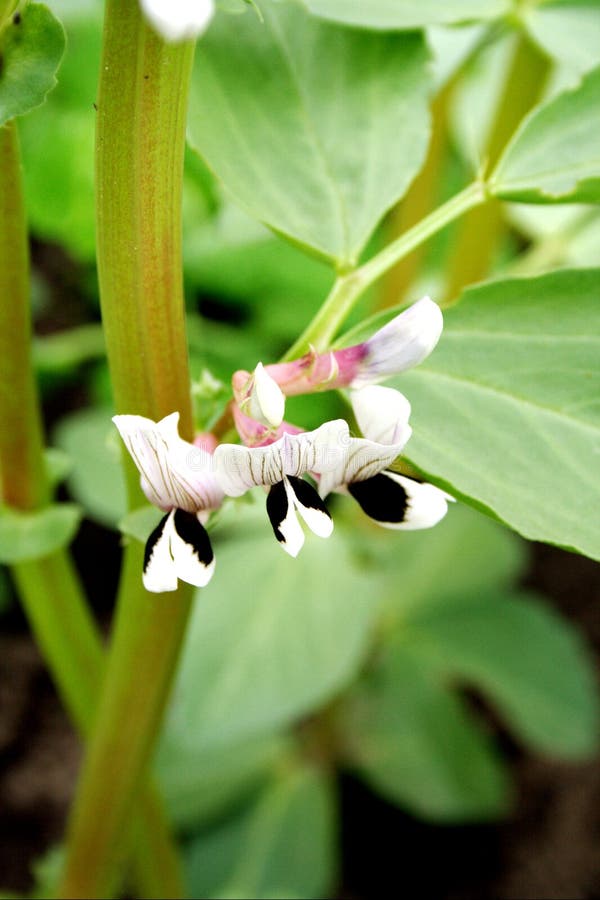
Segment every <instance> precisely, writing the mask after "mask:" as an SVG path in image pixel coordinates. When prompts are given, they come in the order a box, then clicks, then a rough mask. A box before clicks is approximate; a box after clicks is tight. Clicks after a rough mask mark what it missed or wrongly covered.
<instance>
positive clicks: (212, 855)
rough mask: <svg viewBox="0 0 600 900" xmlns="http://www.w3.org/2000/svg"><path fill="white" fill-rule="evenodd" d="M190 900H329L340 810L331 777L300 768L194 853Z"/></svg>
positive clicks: (201, 839)
mask: <svg viewBox="0 0 600 900" xmlns="http://www.w3.org/2000/svg"><path fill="white" fill-rule="evenodd" d="M187 870H188V882H189V888H190V891H189V893H190V896H192V897H198V898H203V897H206V898H212V897H232V898H233V897H249V898H251V897H256V898H258V897H261V898H268V897H272V898H276V897H277V898H285V897H295V898H299V900H300V898H302V897H306V898H314V897H325V896H328V892H329V890H330V888H331V886H332V885H331V883H332V880H333V877H334V874H335V809H334V797H333V790H332V785H331V783H330V781H329V778H328V776H326V775H323V774H321V773H320V772H318V771H316V770H313V769H311V768H309V767H304V766H302V767H300V766H298V765H297V764H296V765H295V766H294V767H293V768H290V767H289V765H288V768H287V771H286V770H283V772H282V773H281V774H280V775H279V776H277V777H275V778H273V779H272V780H271V782H270V784H269V785H268V786H267V787H266V788H265V790H263V791H262V793H261V794H260V795H259V797H258V798H257V800H256V802H255V803H253V804H252V805H251V806H249V807H247V808H246V809H245V810H243V811H242V812H241V813H240V814H239V815H238V816H236V817H233V818H230V819H228V820H227V821H226V822H224V823H222V824H221V825H220V826H217V827H216V828H213V829H212V830H211V831H207V832H205V833H200V834H199V835H198V837H196V839H195V840H194V841H193V842H192V843H191V844H190V846H189V849H188V852H187Z"/></svg>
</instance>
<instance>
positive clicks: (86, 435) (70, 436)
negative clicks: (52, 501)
mask: <svg viewBox="0 0 600 900" xmlns="http://www.w3.org/2000/svg"><path fill="white" fill-rule="evenodd" d="M111 417H112V411H111V410H110V409H105V408H102V407H95V408H93V409H81V410H77V412H74V413H71V414H70V415H68V416H65V418H64V419H61V421H60V422H59V424H58V426H57V428H56V429H55V432H54V443H55V444H56V445H57V446H58V447H60V449H61V450H63V451H64V452H65V453H66V454H67V455H68V456H69V458H70V459H71V462H72V467H71V471H70V472H69V475H68V477H67V485H68V488H69V491H70V493H71V494H72V496H73V497H74V498H75V499H76V500H77V502H78V503H80V504H81V505H82V506H83V508H84V509H85V511H86V514H87V515H88V516H89V517H90V518H91V519H94V521H96V522H100V523H101V524H102V525H106V526H108V527H109V528H110V527H112V528H116V527H117V526H118V523H119V522H120V521H121V519H123V518H124V517H125V514H126V513H127V497H126V492H125V480H124V478H123V470H122V466H121V444H120V439H119V435H118V433H117V430H116V428H115V426H114V425H113V423H112V422H111ZM128 533H129V532H128ZM134 533H136V532H134Z"/></svg>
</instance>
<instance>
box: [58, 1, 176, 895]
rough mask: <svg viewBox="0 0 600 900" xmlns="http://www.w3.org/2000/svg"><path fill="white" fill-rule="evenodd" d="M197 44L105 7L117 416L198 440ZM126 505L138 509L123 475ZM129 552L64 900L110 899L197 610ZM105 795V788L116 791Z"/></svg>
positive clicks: (133, 483) (107, 243) (101, 124)
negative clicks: (191, 365)
mask: <svg viewBox="0 0 600 900" xmlns="http://www.w3.org/2000/svg"><path fill="white" fill-rule="evenodd" d="M192 57H193V45H192V44H190V43H187V44H183V45H179V46H169V45H167V44H165V43H164V42H163V41H162V40H161V39H160V38H158V37H157V36H156V35H155V34H154V33H153V32H152V31H151V30H150V28H149V27H148V26H146V24H145V23H144V22H143V20H142V18H141V14H140V11H139V8H138V3H137V0H108V2H107V5H106V18H105V30H104V49H103V58H102V64H101V77H100V93H99V101H98V131H97V190H98V267H99V278H100V294H101V303H102V315H103V320H104V325H105V330H106V339H107V353H108V359H109V365H110V369H111V374H112V380H113V386H114V393H115V401H116V407H117V411H118V412H121V413H138V414H142V415H146V416H148V417H150V418H152V419H159V418H161V417H162V416H165V415H167V414H168V413H171V412H173V411H174V410H178V411H179V413H180V417H181V419H180V428H181V432H182V436H183V437H186V438H191V437H192V409H191V400H190V393H189V374H188V364H187V349H186V341H185V326H184V306H183V286H182V274H181V190H182V174H183V150H184V138H185V116H186V106H187V94H188V87H189V78H190V70H191V64H192ZM128 486H129V497H130V505H131V506H135V505H137V504H139V503H140V502H141V501H142V499H143V498H142V495H141V492H140V488H139V482H138V476H137V473H136V472H135V470H134V469H133V467H132V466H131V465H129V466H128ZM142 555H143V548H142V547H141V545H139V544H137V543H135V542H131V543H130V544H129V545H128V546H127V547H126V551H125V559H124V568H123V573H122V578H121V585H120V590H119V602H118V611H117V618H116V624H115V632H114V639H113V643H112V647H111V652H110V656H109V663H108V669H107V674H106V678H105V689H104V693H103V697H102V702H101V705H100V710H99V713H98V716H97V719H96V727H95V732H94V736H93V739H92V741H91V742H90V747H89V751H88V755H87V758H86V760H85V764H84V769H83V772H82V776H81V780H80V784H79V789H78V793H77V797H76V800H75V805H74V809H73V814H72V820H71V829H70V838H69V842H68V848H67V863H66V870H65V876H64V881H63V884H62V888H61V892H60V895H61V896H62V897H86V898H95V897H106V896H107V895H108V892H109V891H110V889H111V885H112V884H113V883H114V874H115V872H116V871H118V869H119V866H120V864H121V862H122V853H123V834H124V832H125V833H126V832H127V828H128V827H129V824H130V810H131V807H132V803H133V801H134V800H135V798H136V795H137V792H138V790H139V787H140V784H141V780H142V778H143V775H144V773H145V770H146V768H147V766H148V762H149V759H150V755H151V752H152V749H153V746H154V742H155V739H156V736H157V733H158V729H159V727H160V723H161V719H162V715H163V712H164V707H165V705H166V701H167V697H168V693H169V689H170V686H171V681H172V677H173V673H174V670H175V665H176V662H177V657H178V654H179V650H180V646H181V641H182V637H183V633H184V629H185V625H186V622H187V617H188V613H189V609H190V601H191V589H188V586H187V585H186V586H184V587H182V588H180V589H179V590H178V591H177V592H174V593H169V594H166V595H149V594H147V593H146V592H145V591H144V589H143V587H142V582H141V571H142ZM109 786H110V789H108V787H109Z"/></svg>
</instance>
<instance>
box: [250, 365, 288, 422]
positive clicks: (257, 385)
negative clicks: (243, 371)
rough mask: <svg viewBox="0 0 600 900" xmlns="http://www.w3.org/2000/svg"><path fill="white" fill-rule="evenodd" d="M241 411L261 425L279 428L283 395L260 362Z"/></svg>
mask: <svg viewBox="0 0 600 900" xmlns="http://www.w3.org/2000/svg"><path fill="white" fill-rule="evenodd" d="M243 411H244V412H245V413H246V414H247V415H248V416H250V418H251V419H254V420H255V421H256V422H260V423H261V424H262V425H267V426H269V427H270V428H279V426H280V425H281V423H282V422H283V416H284V413H285V395H284V393H283V391H282V390H281V388H280V387H279V385H278V384H277V382H276V381H275V380H274V379H273V378H271V376H270V375H269V374H268V372H266V371H265V367H264V366H263V364H262V363H260V362H259V363H258V365H257V366H256V369H255V370H254V375H253V378H252V388H251V391H250V395H249V396H248V399H247V401H246V403H244V404H243Z"/></svg>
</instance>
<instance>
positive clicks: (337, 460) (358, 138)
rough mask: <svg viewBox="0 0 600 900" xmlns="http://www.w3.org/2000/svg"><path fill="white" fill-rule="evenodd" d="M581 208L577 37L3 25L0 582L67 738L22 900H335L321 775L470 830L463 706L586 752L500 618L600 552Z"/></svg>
mask: <svg viewBox="0 0 600 900" xmlns="http://www.w3.org/2000/svg"><path fill="white" fill-rule="evenodd" d="M598 203H600V8H599V7H598V5H596V4H594V3H590V2H585V0H581V2H578V0H573V2H568V0H547V2H543V0H527V2H525V0H478V2H475V0H443V2H442V0H419V2H417V0H368V2H366V0H365V2H359V0H215V2H213V0H169V2H164V0H139V2H138V0H106V2H105V3H102V2H100V0H85V2H84V0H81V2H74V0H49V2H48V3H47V4H44V3H37V2H28V0H0V420H1V423H2V424H1V427H0V475H1V478H0V487H1V499H2V506H1V511H0V562H1V563H2V564H3V566H5V567H6V568H7V571H8V573H9V574H10V578H11V581H12V583H13V584H14V588H15V592H16V594H17V595H18V597H19V599H20V602H21V603H22V605H23V608H24V610H25V613H26V615H27V617H28V620H29V622H30V625H31V629H32V631H33V633H34V635H35V638H36V640H37V642H38V644H39V646H40V648H41V651H42V653H43V655H44V657H45V660H46V663H47V665H48V667H49V670H50V672H51V673H52V676H53V678H54V681H55V684H56V686H57V689H58V691H59V693H60V696H61V698H62V700H63V702H64V705H65V708H66V710H67V711H68V714H69V716H70V717H71V719H72V722H73V725H74V727H75V728H76V729H77V730H78V731H79V732H80V734H81V736H82V739H83V741H84V743H85V755H84V762H83V765H82V769H81V773H80V777H79V781H78V785H77V788H76V792H75V798H74V801H73V806H72V810H71V814H70V820H69V824H68V828H67V831H66V834H65V838H64V844H63V845H62V846H61V848H60V850H59V852H57V853H56V854H55V855H54V856H53V860H52V865H47V866H46V867H45V868H44V872H45V873H46V874H45V877H44V879H42V882H43V883H40V885H38V888H37V891H38V893H37V894H36V896H56V897H60V898H71V897H89V898H93V897H108V896H119V895H121V894H123V893H124V892H129V895H130V896H132V895H133V896H139V897H157V896H168V897H183V896H186V895H189V896H194V897H214V896H246V897H265V896H269V897H278V896H282V897H290V896H293V897H319V896H328V894H330V892H331V891H332V890H334V887H335V883H336V872H337V871H338V865H339V861H338V859H337V849H336V835H337V833H338V829H339V805H338V800H337V794H336V787H335V786H336V779H337V776H338V774H339V772H341V771H352V772H354V773H355V774H356V775H357V776H358V777H360V778H362V779H364V780H365V781H366V782H368V783H369V785H370V786H371V787H372V788H373V789H374V790H375V791H377V792H379V793H381V794H382V795H383V796H384V797H386V798H387V799H388V800H390V801H391V802H393V803H396V804H398V805H399V806H401V807H403V808H404V809H406V810H408V811H410V812H411V813H413V814H414V815H416V816H420V817H423V818H425V819H428V820H432V821H443V822H468V821H482V820H491V819H494V818H498V817H501V816H502V815H504V814H506V813H507V812H508V811H509V810H510V808H511V803H512V802H513V789H512V785H511V780H510V775H509V771H508V768H507V764H506V762H505V760H504V759H503V757H502V755H501V753H500V751H499V748H498V746H497V745H496V742H495V739H494V736H493V734H492V733H491V732H490V730H489V728H488V727H486V726H485V725H484V723H483V721H482V720H481V717H480V715H479V713H478V712H477V711H476V710H475V709H474V708H473V707H472V705H470V704H469V703H468V702H467V700H466V699H465V694H464V692H463V691H462V688H464V687H468V688H470V689H472V690H475V691H476V692H477V693H478V694H480V695H481V696H482V697H484V698H485V701H486V703H487V704H488V705H489V706H490V707H491V708H492V709H493V710H494V711H495V715H496V716H497V717H498V718H499V720H500V721H501V722H502V723H503V726H504V727H506V728H507V729H509V730H510V731H511V732H512V734H513V735H514V738H515V740H517V741H519V742H521V743H522V744H524V745H526V746H527V747H528V748H531V749H532V750H533V751H535V752H539V753H542V754H547V755H552V756H557V757H559V758H573V759H576V758H580V757H585V756H586V755H587V754H589V753H590V752H592V751H593V749H594V747H595V746H596V735H597V727H598V706H597V698H596V692H595V689H594V679H593V674H592V670H591V666H590V662H589V658H588V655H587V650H586V647H585V644H584V641H583V639H582V637H581V636H580V635H579V634H578V633H576V630H575V629H574V627H573V626H570V625H568V623H567V622H566V621H563V620H562V619H561V618H560V617H559V616H558V615H557V614H556V613H555V612H553V611H552V610H551V609H550V608H549V606H548V604H547V602H545V601H543V600H541V599H540V598H539V597H537V596H535V595H534V594H533V593H532V592H531V591H527V590H525V589H523V588H522V587H520V586H519V585H520V581H521V579H522V576H523V573H524V571H525V565H526V558H527V557H526V550H527V545H526V543H525V541H524V540H523V539H529V540H532V541H541V542H546V543H549V544H555V545H557V546H559V547H563V548H566V549H568V550H570V551H572V552H575V553H580V554H584V555H587V556H589V557H592V558H595V559H598V558H600V527H599V516H598V510H599V508H600V473H599V447H600V418H599V415H600V405H599V402H598V397H599V391H600V331H599V324H600V307H599V301H600V269H598V268H597V265H598V241H599V240H600V214H599V212H598V209H597V204H598ZM29 234H31V235H33V236H34V238H35V240H36V242H37V244H36V246H38V245H39V244H40V242H43V243H44V245H50V246H54V247H55V254H56V257H57V259H58V264H56V263H55V265H57V266H58V270H59V274H58V275H57V276H56V281H57V285H58V286H57V287H56V286H55V287H54V290H55V291H56V292H57V293H58V297H57V298H56V297H55V299H54V302H55V304H56V303H58V304H59V308H62V306H61V304H63V305H65V304H66V305H70V306H71V307H72V306H73V305H74V306H75V307H76V312H75V315H74V316H73V317H72V320H71V321H69V323H68V325H67V326H66V327H64V328H62V329H60V328H59V329H58V330H54V332H52V333H46V334H44V333H40V334H39V335H37V336H35V337H32V324H31V323H32V319H33V320H34V321H35V320H36V319H39V318H40V317H42V316H43V314H44V310H45V309H47V308H48V307H49V306H50V308H51V307H52V302H53V301H52V298H51V296H50V293H51V289H50V288H49V287H48V283H47V282H45V281H44V276H43V273H41V274H40V271H39V269H38V268H37V267H36V266H34V267H33V268H32V267H31V266H30V261H29ZM96 279H97V280H96ZM96 285H97V286H98V287H97V286H96ZM67 295H68V296H67ZM98 299H99V308H98V302H97V301H98ZM75 386H80V387H83V393H84V396H85V403H84V405H83V406H82V408H78V409H70V410H68V411H67V412H66V414H64V415H63V416H62V418H60V420H59V421H58V423H57V424H56V425H55V426H54V427H53V430H52V433H51V434H50V435H49V437H48V443H50V444H51V445H52V447H51V448H50V449H46V443H47V439H46V437H45V435H44V432H43V427H42V421H43V419H42V414H43V411H44V409H45V404H46V402H47V401H48V400H49V399H51V398H52V396H53V395H54V394H56V392H57V391H60V390H64V389H65V387H66V388H69V389H70V388H74V387H75ZM57 492H58V493H57ZM83 516H86V517H87V518H89V519H91V520H92V521H94V522H96V523H99V524H100V525H102V526H104V527H106V528H109V529H114V530H120V532H121V535H122V547H123V552H122V564H121V575H120V580H119V588H118V596H117V601H116V610H115V614H114V620H113V625H112V629H111V633H110V639H109V640H108V642H106V641H105V640H103V638H102V636H101V632H100V630H99V628H98V625H97V623H96V621H95V618H94V616H93V615H92V613H91V612H90V605H89V602H88V600H87V598H86V596H85V593H84V591H83V589H82V586H81V583H80V578H79V574H78V572H77V570H76V569H75V567H74V564H73V561H72V558H71V555H70V550H69V546H70V544H71V542H72V541H73V539H74V538H75V536H76V534H77V531H78V528H79V526H80V522H81V519H82V517H83ZM278 545H279V546H278ZM89 565H90V572H89V574H88V580H89V579H92V580H93V579H94V578H95V577H98V578H99V577H100V575H99V573H101V571H102V569H103V567H104V565H105V562H104V560H103V559H102V558H93V557H92V558H90V559H89ZM3 583H4V582H3ZM48 873H51V874H48Z"/></svg>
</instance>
